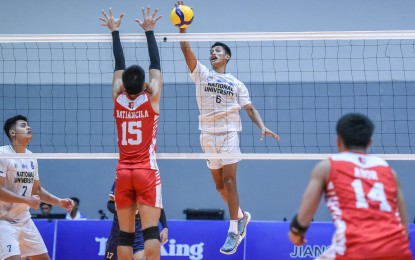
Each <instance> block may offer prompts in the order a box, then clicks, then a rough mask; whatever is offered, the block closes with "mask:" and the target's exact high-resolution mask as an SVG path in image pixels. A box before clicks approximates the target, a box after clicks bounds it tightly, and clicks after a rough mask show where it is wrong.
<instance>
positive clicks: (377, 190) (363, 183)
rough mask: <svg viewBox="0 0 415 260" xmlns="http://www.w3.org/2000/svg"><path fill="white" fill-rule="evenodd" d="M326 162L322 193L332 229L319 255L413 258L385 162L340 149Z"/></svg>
mask: <svg viewBox="0 0 415 260" xmlns="http://www.w3.org/2000/svg"><path fill="white" fill-rule="evenodd" d="M330 163H331V171H330V177H329V180H328V182H327V185H326V188H325V194H326V196H325V199H326V204H327V207H328V208H329V210H330V213H331V215H332V217H333V220H334V224H335V226H336V232H335V233H334V236H333V241H332V243H333V244H332V246H331V248H330V250H328V251H327V252H326V253H327V254H325V255H326V257H324V256H322V257H321V259H363V258H364V259H379V258H382V257H392V258H391V259H394V258H393V257H394V256H396V257H398V256H408V258H407V259H412V258H411V257H410V256H411V253H410V250H409V241H408V237H407V236H406V235H404V230H405V227H404V226H402V225H401V220H400V216H399V211H398V206H397V201H396V195H397V186H396V182H395V178H394V175H393V173H392V170H391V168H390V167H389V165H388V164H387V162H386V161H384V160H383V159H381V158H379V157H376V156H369V155H366V154H358V153H351V152H344V153H340V154H338V155H334V156H333V157H332V158H331V159H330ZM330 251H331V253H330ZM329 254H330V255H331V256H332V257H333V258H331V257H328V255H329ZM388 259H389V258H388ZM395 259H397V258H395ZM405 259H406V258H405Z"/></svg>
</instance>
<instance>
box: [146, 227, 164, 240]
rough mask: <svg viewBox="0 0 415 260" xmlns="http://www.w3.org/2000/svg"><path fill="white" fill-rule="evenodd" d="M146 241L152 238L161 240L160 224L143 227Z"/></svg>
mask: <svg viewBox="0 0 415 260" xmlns="http://www.w3.org/2000/svg"><path fill="white" fill-rule="evenodd" d="M143 236H144V242H146V241H147V240H150V239H157V240H160V230H159V227H158V226H153V227H149V228H146V229H143Z"/></svg>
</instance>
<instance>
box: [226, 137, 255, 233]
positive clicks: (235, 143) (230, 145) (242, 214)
mask: <svg viewBox="0 0 415 260" xmlns="http://www.w3.org/2000/svg"><path fill="white" fill-rule="evenodd" d="M221 153H228V154H234V155H238V154H240V153H241V150H240V148H239V134H238V132H229V133H228V134H227V135H226V138H225V139H224V140H223V145H222V147H221ZM237 162H239V159H238V158H234V159H226V160H222V163H223V165H224V167H226V165H232V164H236V163H237ZM232 171H233V169H232ZM234 171H235V174H236V169H234ZM235 176H236V175H235ZM235 190H236V193H235V195H232V196H238V198H239V195H238V191H237V189H236V177H235ZM230 196H231V195H228V197H230ZM238 201H239V200H238ZM238 205H240V204H239V202H238ZM231 219H233V218H231ZM250 220H251V214H250V213H249V212H247V211H243V210H241V208H240V206H239V207H238V231H239V234H240V235H241V240H242V239H244V237H245V235H246V226H247V225H248V223H249V221H250Z"/></svg>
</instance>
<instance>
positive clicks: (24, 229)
mask: <svg viewBox="0 0 415 260" xmlns="http://www.w3.org/2000/svg"><path fill="white" fill-rule="evenodd" d="M47 252H48V250H47V249H46V246H45V243H44V242H43V239H42V236H41V235H40V233H39V231H38V230H37V228H36V226H35V223H33V221H32V220H31V219H29V220H27V221H26V222H21V223H12V222H10V221H7V220H0V259H5V258H8V257H11V256H14V255H20V256H21V257H28V256H35V255H41V254H44V253H47Z"/></svg>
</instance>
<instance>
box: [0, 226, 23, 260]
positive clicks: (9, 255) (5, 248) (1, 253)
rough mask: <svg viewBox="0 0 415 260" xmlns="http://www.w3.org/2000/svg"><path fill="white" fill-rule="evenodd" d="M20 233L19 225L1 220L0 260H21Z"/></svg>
mask: <svg viewBox="0 0 415 260" xmlns="http://www.w3.org/2000/svg"><path fill="white" fill-rule="evenodd" d="M19 232H20V227H19V226H18V225H17V224H11V223H10V222H9V221H6V220H0V259H7V260H21V258H22V257H21V255H20V247H19Z"/></svg>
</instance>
